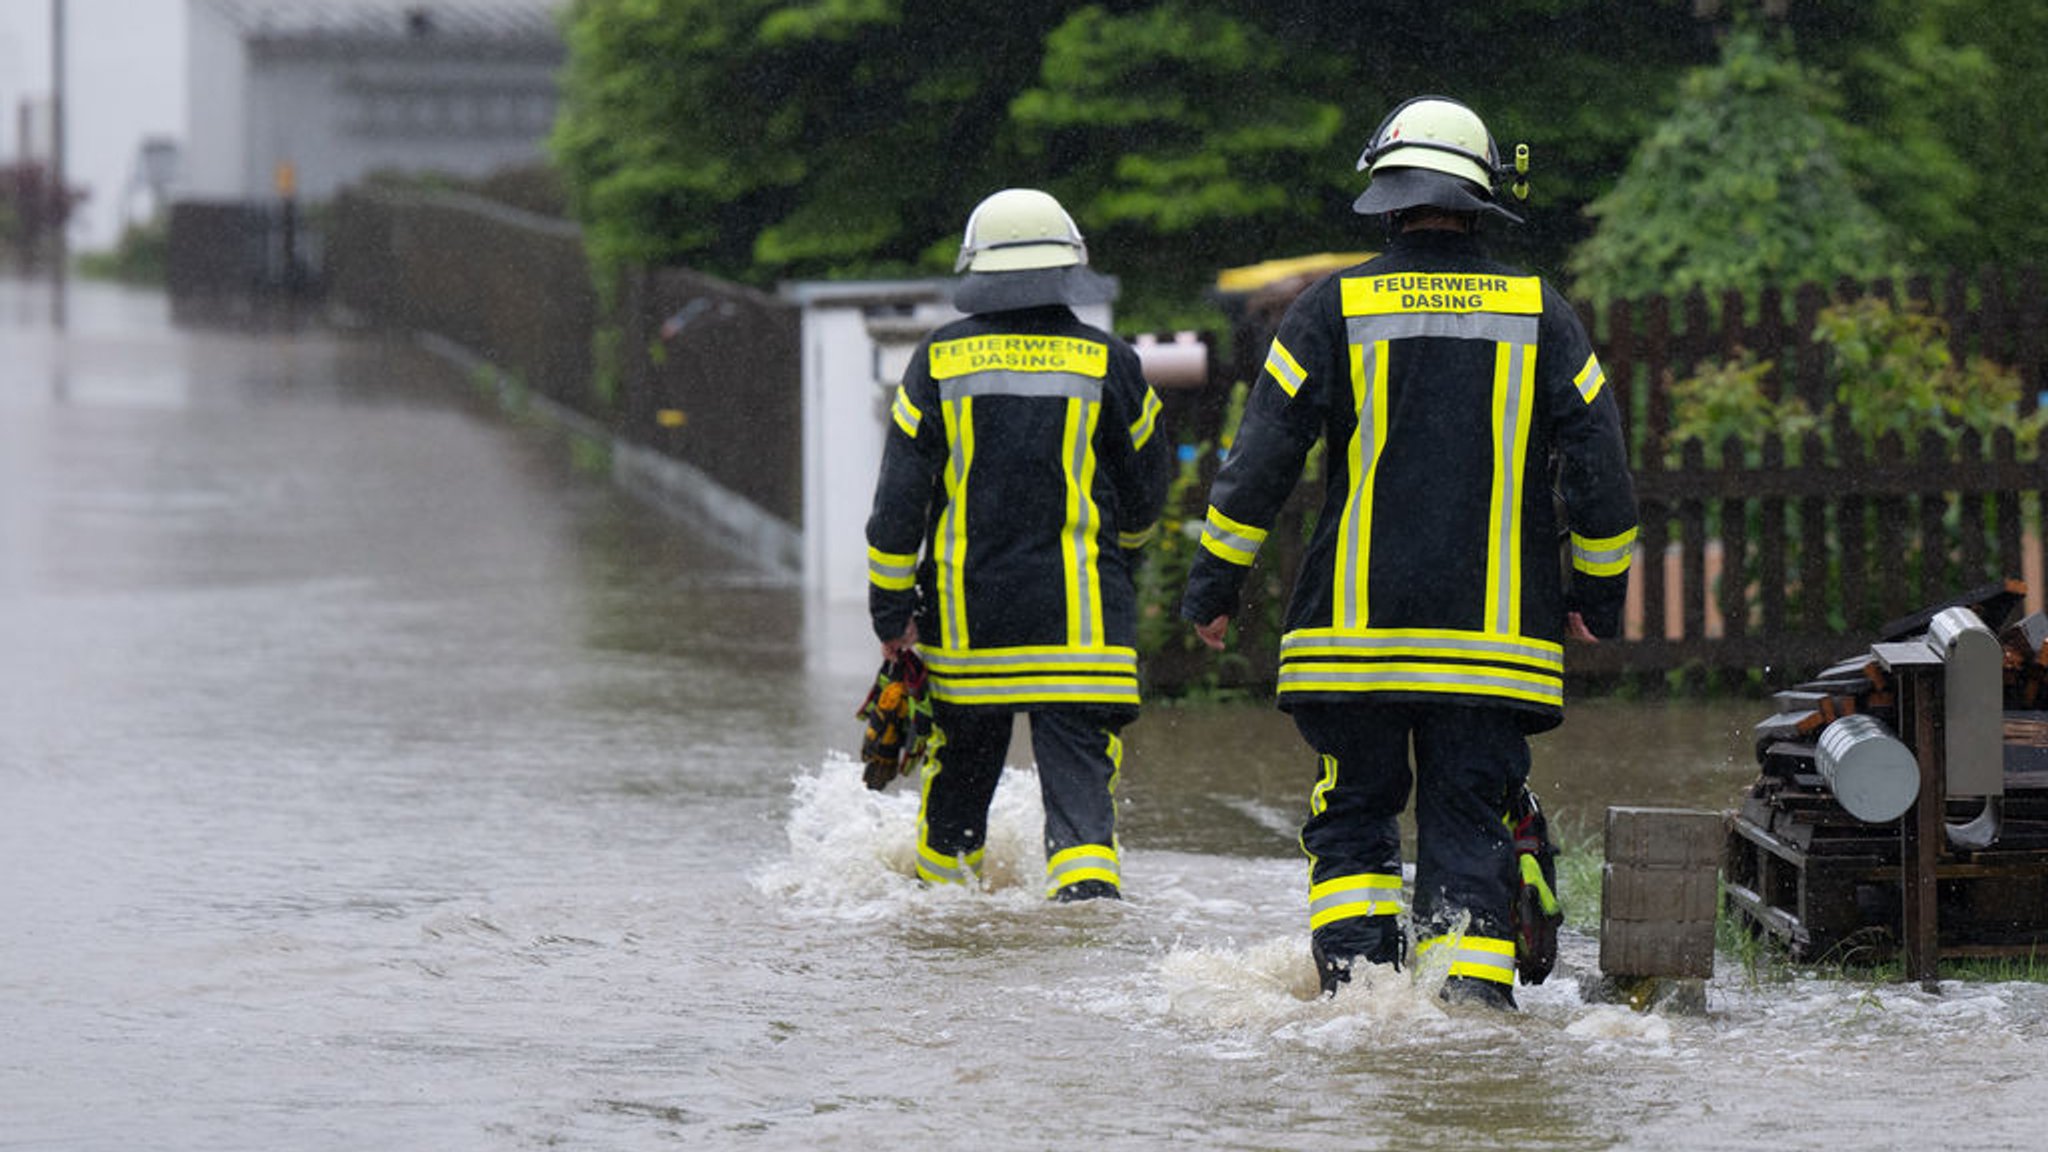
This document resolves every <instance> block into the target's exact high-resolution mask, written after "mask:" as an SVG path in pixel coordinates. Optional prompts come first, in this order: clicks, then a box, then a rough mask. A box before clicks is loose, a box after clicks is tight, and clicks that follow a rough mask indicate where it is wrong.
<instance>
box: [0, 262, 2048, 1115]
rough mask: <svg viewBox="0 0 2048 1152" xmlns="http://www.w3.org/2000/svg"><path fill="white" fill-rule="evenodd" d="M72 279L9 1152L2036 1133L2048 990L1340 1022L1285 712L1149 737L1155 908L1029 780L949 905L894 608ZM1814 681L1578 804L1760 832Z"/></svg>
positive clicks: (317, 341) (47, 520) (437, 393)
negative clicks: (1744, 817) (866, 696)
mask: <svg viewBox="0 0 2048 1152" xmlns="http://www.w3.org/2000/svg"><path fill="white" fill-rule="evenodd" d="M47 291H48V290H47V289H46V288H44V287H42V286H38V285H30V284H23V283H20V282H7V281H0V652H4V662H0V879H4V885H0V1148H6V1149H15V1148H21V1149H30V1148H33V1149H131V1148H149V1149H193V1150H200V1149H204V1150H209V1152H212V1150H220V1149H265V1150H276V1149H292V1150H326V1149H335V1150H344V1149H346V1150H355V1149H363V1148H397V1149H413V1148H419V1149H435V1150H437V1152H445V1150H451V1149H453V1150H460V1149H518V1148H537V1147H551V1146H566V1147H587V1148H606V1149H643V1148H647V1149H652V1148H671V1147H687V1148H707V1149H724V1148H733V1149H750V1148H760V1149H785V1148H788V1149H808V1148H859V1149H874V1148H904V1149H924V1148H950V1147H963V1148H987V1149H1065V1148H1096V1149H1153V1148H1161V1147H1164V1146H1166V1145H1167V1144H1168V1143H1169V1142H1171V1143H1173V1144H1175V1145H1177V1146H1181V1147H1192V1148H1217V1149H1226V1148H1227V1149H1240V1148H1241V1149H1329V1148H1359V1149H1415V1148H1424V1147H1442V1148H1463V1149H1475V1150H1476V1149H1513V1150H1516V1152H1529V1150H1533V1149H1602V1148H1641V1149H1660V1150H1662V1149H1740V1148H1770V1149H1830V1150H1832V1149H1840V1148H1942V1149H2022V1148H2038V1147H2040V1146H2041V1144H2042V1137H2041V1120H2040V1118H2039V1117H2040V1110H2041V1107H2042V1105H2041V1101H2043V1100H2044V1099H2048V986H2042V985H2036V984H1987V983H1956V982H1949V983H1945V984H1943V985H1942V986H1941V988H1940V989H1939V992H1938V994H1933V993H1929V992H1926V991H1923V990H1921V989H1920V988H1919V987H1917V986H1913V985H1882V984H1847V983H1837V982H1830V981H1824V980H1819V979H1814V978H1810V977H1805V976H1793V977H1790V978H1783V979H1774V980H1762V981H1760V980H1757V979H1754V978H1752V977H1751V976H1750V975H1749V974H1748V973H1746V972H1745V971H1744V970H1743V968H1742V966H1741V965H1740V964H1738V963H1736V962H1735V961H1733V960H1732V959H1727V958H1724V959H1723V961H1722V967H1721V970H1720V972H1719V973H1718V975H1717V976H1716V978H1715V979H1714V980H1713V981H1712V982H1711V983H1710V984H1709V985H1708V987H1707V1008H1706V1011H1705V1012H1704V1013H1701V1014H1681V1013H1669V1014H1666V1013H1649V1014H1637V1013H1635V1012H1632V1011H1630V1010H1628V1009H1627V1008H1624V1007H1619V1006H1614V1005H1609V1004H1601V1003H1596V1002H1593V1001H1592V1000H1590V999H1589V998H1588V997H1587V996H1586V995H1585V994H1584V992H1583V991H1582V988H1581V980H1582V979H1589V978H1590V977H1591V976H1592V975H1593V974H1594V972H1595V969H1596V964H1597V944H1596V942H1595V941H1594V940H1592V939H1591V938H1590V937H1588V936H1586V935H1584V934H1582V933H1577V932H1573V933H1569V934H1568V935H1567V938H1566V941H1565V952H1564V957H1563V961H1562V965H1561V970H1560V972H1559V973H1558V974H1557V975H1556V976H1554V977H1553V978H1552V980H1551V981H1550V982H1549V983H1547V984H1545V985H1543V986H1542V987H1539V988H1529V989H1523V990H1522V992H1521V997H1522V1001H1523V1005H1524V1008H1525V1011H1523V1012H1522V1013H1520V1014H1518V1015H1515V1016H1512V1017H1501V1016H1494V1015H1487V1014H1484V1013H1475V1012H1473V1011H1468V1010H1456V1011H1453V1010H1446V1009H1444V1008H1443V1007H1441V1006H1440V1005H1439V1003H1438V1002H1437V1001H1436V1000H1435V999H1434V997H1433V995H1432V990H1433V984H1432V980H1433V977H1432V976H1430V975H1429V974H1427V973H1422V974H1418V976H1417V977H1416V978H1413V979H1411V978H1410V977H1409V976H1407V975H1402V976H1399V977H1395V978H1392V979H1387V980H1378V981H1374V982H1370V983H1365V984H1362V985H1360V986H1358V987H1354V988H1351V989H1347V990H1346V991H1345V993H1344V994H1343V995H1340V996H1339V997H1337V998H1335V999H1334V1000H1319V999H1316V998H1313V997H1312V996H1311V992H1312V990H1313V987H1314V979H1313V975H1312V973H1311V971H1310V968H1309V964H1308V960H1307V956H1306V953H1307V933H1306V927H1305V923H1304V918H1305V914H1304V910H1303V908H1302V889H1303V885H1304V879H1303V865H1302V861H1301V859H1300V857H1299V855H1298V853H1297V849H1296V848H1295V846H1294V841H1293V836H1294V832H1293V827H1294V823H1295V821H1296V820H1297V819H1298V817H1299V814H1300V813H1301V811H1302V808H1303V805H1304V804H1305V802H1306V791H1307V788H1308V786H1309V784H1310V782H1311V780H1312V777H1313V766H1312V764H1311V763H1310V762H1309V761H1308V759H1307V758H1306V757H1305V756H1304V754H1303V753H1302V751H1301V750H1300V748H1299V747H1298V746H1297V744H1296V743H1295V737H1294V735H1293V733H1292V731H1291V729H1290V728H1289V727H1288V726H1287V724H1286V722H1285V720H1284V719H1283V718H1281V717H1280V716H1278V715H1277V714H1275V713H1273V712H1271V711H1270V710H1268V709H1265V708H1262V707H1256V706H1239V707H1218V708H1206V709H1158V710H1155V711H1153V712H1151V713H1149V714H1148V715H1147V716H1146V717H1145V718H1144V719H1143V720H1141V721H1140V722H1139V723H1138V724H1137V725H1135V726H1134V727H1133V728H1132V729H1131V730H1130V732H1129V750H1130V754H1129V762H1128V766H1127V771H1126V773H1125V787H1124V789H1123V792H1122V799H1123V802H1124V814H1123V840H1124V844H1125V848H1126V867H1127V873H1126V880H1127V887H1128V891H1129V894H1130V896H1131V899H1129V900H1128V901H1126V902H1124V903H1121V904H1093V905H1082V906H1054V905H1048V904H1046V903H1045V902H1044V901H1042V900H1041V899H1039V898H1038V896H1037V894H1036V888H1037V884H1038V876H1039V870H1040V869H1041V868H1042V856H1041V849H1039V847H1038V846H1037V843H1036V824H1037V820H1038V815H1039V814H1038V810H1037V806H1036V799H1035V791H1034V790H1033V789H1032V788H1030V787H1028V786H1025V785H1028V783H1029V778H1028V775H1026V770H1024V769H1019V770H1018V772H1016V773H1014V774H1013V776H1012V778H1011V780H1010V781H1009V782H1008V783H1006V785H1005V787H1004V789H1003V790H1002V791H1001V792H1000V793H999V796H998V800H997V810H996V821H995V826H994V836H993V843H992V847H991V851H990V858H991V869H990V871H991V883H990V888H989V890H987V891H978V892H966V891H960V890H925V889H921V888H919V887H918V886H917V885H916V884H915V883H914V882H913V881H912V880H911V879H910V878H909V874H910V871H911V864H910V861H911V851H912V849H911V845H912V835H913V830H912V824H913V822H914V811H915V797H914V793H913V790H912V789H909V788H905V787H903V786H902V785H898V786H897V787H896V788H894V789H892V790H891V791H890V792H887V793H883V794H875V793H870V792H867V791H865V790H864V789H863V788H862V787H861V785H860V782H859V771H858V768H857V767H856V765H855V764H854V763H853V761H852V760H851V758H850V753H851V750H852V749H853V747H854V745H855V741H856V736H857V733H856V731H855V725H854V724H853V722H852V719H851V713H852V710H853V706H854V704H855V703H856V701H857V699H858V697H859V695H860V692H861V689H862V687H863V680H864V678H865V676H866V675H867V674H868V672H869V671H870V670H871V668H872V661H873V659H874V654H873V652H872V651H871V649H870V647H869V646H868V645H867V644H866V643H865V642H848V641H847V640H846V638H847V637H849V636H851V637H859V636H860V624H859V617H858V613H857V612H856V613H854V614H853V615H852V616H851V617H850V618H849V617H848V616H847V614H846V612H845V611H844V610H843V609H839V610H827V609H824V608H821V607H820V606H817V605H814V604H807V603H806V601H805V597H804V596H803V594H802V593H801V591H800V590H799V589H798V588H797V587H796V586H795V585H794V584H793V583H792V582H791V581H789V580H787V579H785V578H780V577H776V576H773V575H765V574H762V573H759V572H757V571H754V570H751V569H749V568H747V567H745V566H744V565H743V564H741V563H739V562H737V561H734V560H731V559H728V558H726V557H725V556H723V555H722V554H720V553H719V552H718V551H717V550H716V549H714V548H712V547H710V546H708V545H707V544H706V543H705V542H704V541H703V540H702V539H701V538H699V537H698V536H696V535H694V534H693V533H692V532H691V531H690V530H688V529H687V528H685V527H683V526H680V525H678V524H676V523H674V522H672V521H669V520H667V519H664V518H663V517H662V516H661V515H659V514H657V513H654V512H651V511H648V510H647V509H645V508H643V507H642V506H640V505H639V504H637V503H635V502H634V501H633V500H631V499H630V498H628V497H625V496H623V495H621V494H620V493H618V492H617V491H615V490H614V489H613V488H612V487H611V485H610V484H609V483H608V481H607V480H606V478H605V477H604V476H603V475H602V474H600V473H596V472H593V471H591V470H590V469H589V467H588V458H589V455H590V454H589V453H588V452H578V451H574V450H572V449H571V448H570V447H568V446H565V445H564V444H563V443H562V442H561V441H560V440H559V439H558V438H557V437H556V436H555V435H554V434H552V433H550V432H548V431H547V430H546V429H545V428H544V427H543V426H540V425H537V424H534V423H531V422H523V421H520V420H516V419H510V418H508V417H507V416H505V415H504V414H503V413H502V412H500V411H499V410H498V408H497V407H496V405H495V404H494V403H487V402H486V401H485V400H484V399H482V398H481V397H480V396H479V395H478V393H477V390H476V389H475V388H474V387H473V385H472V383H471V381H470V379H469V377H468V376H467V375H466V374H465V373H464V372H462V371H460V370H457V369H455V368H452V367H450V366H448V365H446V364H445V363H443V362H441V361H438V360H436V359H434V358H433V357H431V356H428V355H426V354H425V353H423V352H421V351H420V350H418V349H417V348H415V347H413V346H410V345H405V344H390V343H383V342H378V341H374V340H369V339H365V338H361V337H355V336H347V335H337V334H333V333H329V332H323V331H318V330H301V331H296V332H272V333H268V334H235V333H228V332H218V331H215V332H194V331H186V330H179V329H176V328H174V327H173V326H172V325H171V324H170V323H169V322H168V320H167V310H166V307H165V305H164V302H163V300H162V298H161V297H160V296H156V295H153V294H150V293H134V292H125V291H121V290H116V289H111V288H107V287H104V286H98V285H92V284H86V283H74V285H73V287H72V297H71V300H70V304H69V307H68V309H67V314H68V327H67V328H66V329H65V331H64V333H63V334H61V335H60V334H58V333H56V332H54V331H52V330H51V328H50V327H49V325H48V321H47V312H48V308H47V303H48V301H47ZM1763 710H1764V709H1763V708H1762V707H1760V706H1759V705H1758V704H1756V703H1755V702H1742V701H1737V702H1733V703H1723V704H1713V705H1707V704H1698V703H1675V704H1648V703H1629V702H1621V701H1584V702H1580V703H1578V704H1576V705H1575V707H1574V711H1573V714H1572V717H1571V719H1570V720H1569V721H1568V722H1567V723H1566V725H1565V727H1564V728H1563V729H1561V730H1560V731H1558V732H1557V733H1554V734H1552V735H1550V736H1547V737H1544V738H1543V739H1542V740H1541V741H1540V742H1539V746H1538V760H1537V768H1536V772H1537V778H1538V783H1539V785H1540V787H1541V790H1542V792H1543V794H1544V796H1545V798H1546V800H1547V801H1548V803H1549V807H1550V808H1551V810H1552V812H1553V814H1554V815H1555V816H1556V818H1557V820H1558V822H1559V823H1560V824H1562V825H1564V826H1565V827H1566V828H1567V829H1568V830H1576V831H1577V832H1578V833H1579V834H1580V835H1582V836H1587V837H1590V836H1593V835H1594V834H1595V833H1597V830H1598V828H1599V824H1600V814H1601V813H1602V812H1603V811H1604V808H1605V807H1606V806H1607V805H1610V804H1654V805H1682V806H1705V807H1720V806H1725V805H1727V804H1729V803H1731V802H1732V801H1733V800H1734V798H1735V797H1736V795H1737V794H1738V793H1739V792H1740V790H1741V788H1742V787H1743V786H1744V785H1745V784H1746V783H1747V781H1748V779H1749V778H1750V775H1751V763H1750V761H1749V760H1748V756H1749V753H1748V750H1747V740H1746V737H1745V734H1744V733H1745V729H1746V728H1747V726H1748V725H1749V724H1750V723H1752V722H1753V721H1754V720H1755V719H1758V718H1760V713H1761V712H1762V711H1763ZM1567 896H1568V898H1574V897H1575V898H1576V899H1578V900H1579V901H1581V902H1584V901H1588V900H1590V901H1594V902H1597V893H1569V892H1568V893H1567ZM1580 919H1582V920H1586V921H1590V920H1591V919H1592V917H1590V916H1588V915H1586V914H1584V913H1581V914H1580Z"/></svg>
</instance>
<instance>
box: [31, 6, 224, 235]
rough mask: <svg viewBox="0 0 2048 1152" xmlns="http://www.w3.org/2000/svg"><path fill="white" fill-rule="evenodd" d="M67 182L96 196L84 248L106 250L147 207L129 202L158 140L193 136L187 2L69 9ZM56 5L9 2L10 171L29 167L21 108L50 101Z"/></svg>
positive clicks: (84, 226)
mask: <svg viewBox="0 0 2048 1152" xmlns="http://www.w3.org/2000/svg"><path fill="white" fill-rule="evenodd" d="M64 5H65V8H64V11H65V19H64V38H65V41H66V45H67V51H66V53H65V60H66V64H65V85H66V87H67V88H68V89H69V100H70V112H69V114H68V115H67V116H66V117H65V124H66V129H67V132H66V135H67V148H66V165H65V166H66V169H67V171H66V175H67V176H68V177H69V179H70V182H71V184H72V185H73V186H74V187H83V188H85V189H86V190H87V191H89V192H90V193H91V199H89V200H87V201H86V203H85V206H84V208H83V209H82V210H81V211H82V214H83V219H82V220H80V221H79V222H77V223H76V224H75V225H74V228H73V231H72V234H71V237H72V238H71V242H72V244H73V245H74V246H75V247H78V248H106V247H109V246H111V245H112V244H113V243H114V240H115V239H116V238H117V237H118V236H119V235H120V231H121V225H122V222H123V220H124V219H125V218H126V216H127V214H128V213H129V212H131V211H133V212H140V211H142V210H143V208H144V205H145V201H144V200H143V199H142V198H141V197H140V196H137V197H135V198H134V199H133V200H130V199H129V197H128V195H127V193H128V190H129V188H130V186H131V182H132V181H133V180H134V178H135V156H136V151H137V149H138V148H139V147H140V145H141V143H142V141H143V139H144V138H145V137H148V136H152V135H162V136H170V137H173V138H179V139H182V137H183V136H184V134H185V0H64ZM51 7H52V0H0V163H8V164H11V163H14V162H15V161H16V160H18V159H20V157H21V150H22V139H21V131H20V113H19V111H18V110H19V109H20V107H21V102H22V100H23V99H25V98H30V97H33V98H35V99H38V100H41V99H44V98H47V97H48V95H49V92H50V13H51Z"/></svg>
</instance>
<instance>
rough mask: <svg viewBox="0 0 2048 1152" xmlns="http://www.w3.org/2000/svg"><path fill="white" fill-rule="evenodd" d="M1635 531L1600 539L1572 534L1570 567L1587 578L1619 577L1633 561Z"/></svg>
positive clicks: (1630, 530) (1631, 530)
mask: <svg viewBox="0 0 2048 1152" xmlns="http://www.w3.org/2000/svg"><path fill="white" fill-rule="evenodd" d="M1635 545H1636V530H1635V529H1633V528H1631V529H1629V530H1628V531H1626V532H1624V533H1622V534H1621V535H1619V536H1606V537H1602V538H1600V539H1597V540H1595V539H1592V538H1590V537H1586V536H1581V535H1579V534H1578V533H1576V532H1574V533H1572V567H1573V568H1576V569H1578V570H1579V571H1581V572H1584V573H1585V574H1586V575H1588V576H1619V575H1621V574H1622V573H1624V572H1626V571H1628V570H1629V566H1630V565H1631V564H1632V563H1633V562H1634V560H1635Z"/></svg>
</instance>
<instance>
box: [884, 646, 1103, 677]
mask: <svg viewBox="0 0 2048 1152" xmlns="http://www.w3.org/2000/svg"><path fill="white" fill-rule="evenodd" d="M918 652H919V653H920V654H921V655H922V656H923V657H924V664H925V667H926V668H927V669H929V670H930V671H931V673H932V675H934V676H966V675H973V674H977V673H980V674H987V673H993V672H1009V673H1020V672H1041V671H1042V672H1048V673H1053V674H1056V675H1058V674H1068V673H1082V672H1095V673H1111V672H1129V673H1131V674H1132V675H1136V674H1137V671H1138V650H1137V649H1135V648H1125V647H1118V646H1105V647H1100V648H1068V647H1062V646H1059V645H1053V644H1042V645H1034V646H1029V647H1018V648H974V649H967V648H954V647H952V646H950V645H947V646H944V647H940V646H934V645H926V646H924V647H921V648H919V649H918Z"/></svg>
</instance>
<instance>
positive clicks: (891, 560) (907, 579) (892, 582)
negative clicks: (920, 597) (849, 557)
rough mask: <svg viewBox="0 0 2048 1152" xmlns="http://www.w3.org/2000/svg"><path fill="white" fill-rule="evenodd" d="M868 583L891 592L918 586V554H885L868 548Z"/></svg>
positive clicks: (877, 549) (876, 549)
mask: <svg viewBox="0 0 2048 1152" xmlns="http://www.w3.org/2000/svg"><path fill="white" fill-rule="evenodd" d="M868 582H869V583H871V584H873V585H874V586H875V587H877V588H882V589H886V590H888V591H890V592H902V591H906V590H908V589H910V588H914V587H916V586H917V553H915V552H912V553H908V554H903V553H896V552H884V551H882V550H881V549H879V548H876V547H874V546H873V545H869V547H868Z"/></svg>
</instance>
